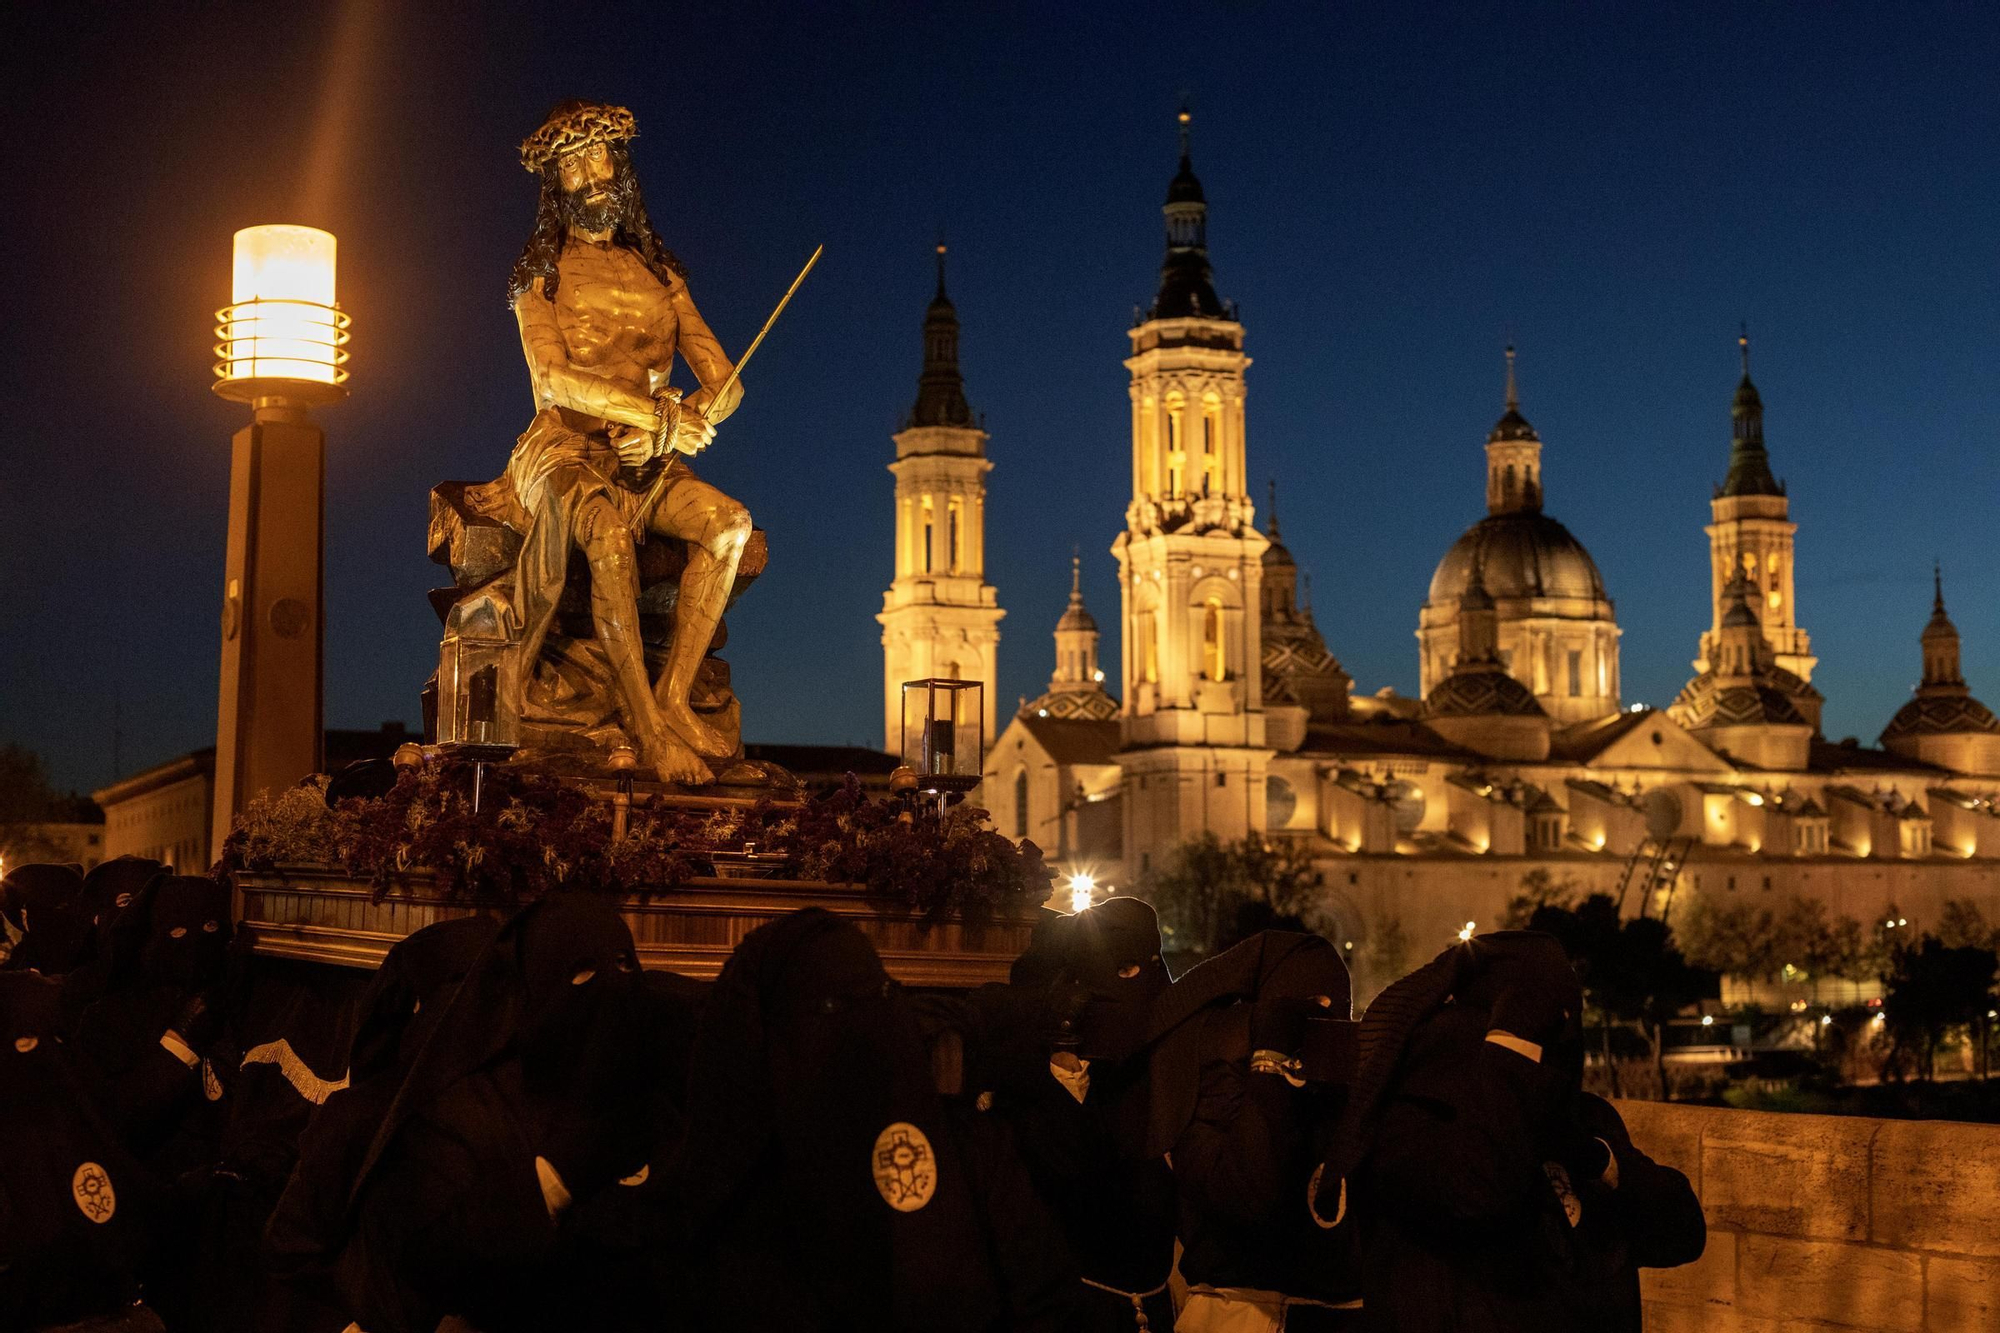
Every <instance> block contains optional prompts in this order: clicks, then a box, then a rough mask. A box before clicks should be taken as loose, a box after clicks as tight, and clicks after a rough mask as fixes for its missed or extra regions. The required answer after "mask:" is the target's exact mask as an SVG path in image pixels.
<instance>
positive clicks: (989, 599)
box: [875, 241, 1006, 752]
mask: <svg viewBox="0 0 2000 1333" xmlns="http://www.w3.org/2000/svg"><path fill="white" fill-rule="evenodd" d="M944 256H945V247H944V243H943V242H942V241H940V242H939V243H938V248H937V295H936V296H935V297H934V298H932V300H931V304H930V308H929V309H928V310H927V311H926V312H925V313H924V368H923V373H922V374H921V375H920V376H919V377H918V379H917V402H916V406H915V407H913V408H911V409H910V415H909V418H908V420H906V421H905V422H904V424H903V429H902V430H900V431H898V432H897V433H896V435H895V441H896V461H895V462H893V463H891V464H889V471H890V472H892V473H894V474H895V477H896V573H895V579H894V581H893V582H891V583H890V585H889V589H888V591H887V592H885V593H883V594H882V611H881V614H879V615H877V616H876V617H875V619H876V620H878V621H879V622H881V625H882V737H883V748H884V749H886V750H889V751H891V752H894V751H896V750H898V749H899V748H900V747H901V744H902V734H903V682H904V681H908V680H919V679H923V678H925V677H934V676H941V677H945V678H947V679H952V680H977V681H983V682H985V685H986V689H985V692H984V693H985V709H986V743H987V744H988V745H991V744H992V743H993V740H994V730H993V717H994V711H993V710H994V703H993V692H994V689H995V687H996V685H997V682H998V675H999V669H998V652H999V646H1000V617H1002V616H1003V615H1005V614H1006V612H1004V611H1002V610H1001V609H1000V607H999V605H998V602H997V594H996V593H995V591H994V589H993V586H992V585H991V584H989V583H987V582H986V474H987V472H988V471H990V470H991V469H992V467H993V464H992V463H990V462H988V461H987V459H986V432H985V431H984V430H983V429H981V427H980V426H979V425H978V424H977V422H976V421H975V420H974V418H973V415H972V408H971V406H970V405H968V404H967V403H966V401H965V381H964V379H963V377H961V376H960V374H959V370H958V311H957V310H956V309H955V308H953V306H952V303H951V298H950V297H949V296H947V295H945V289H944Z"/></svg>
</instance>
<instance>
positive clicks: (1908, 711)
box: [1882, 694, 2000, 744]
mask: <svg viewBox="0 0 2000 1333" xmlns="http://www.w3.org/2000/svg"><path fill="white" fill-rule="evenodd" d="M1966 732H1995V733H2000V718H1996V717H1994V716H1993V710H1992V709H1990V708H1988V707H1987V706H1986V705H1985V704H1983V703H1981V702H1979V700H1977V699H1975V698H1973V697H1972V696H1971V695H1969V694H1958V695H1931V696H1929V697H1927V698H1917V699H1912V700H1910V701H1909V702H1908V703H1906V704H1904V705H1903V706H1902V707H1901V708H1899V709H1897V710H1896V716H1894V717H1892V718H1890V719H1889V725H1888V726H1886V727H1884V728H1883V729H1882V741H1883V743H1884V744H1887V743H1888V742H1889V741H1892V740H1895V739H1897V738H1899V737H1903V736H1951V735H1962V734H1964V733H1966Z"/></svg>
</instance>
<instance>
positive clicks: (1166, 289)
mask: <svg viewBox="0 0 2000 1333" xmlns="http://www.w3.org/2000/svg"><path fill="white" fill-rule="evenodd" d="M1178 119H1179V122H1180V135H1181V165H1180V170H1179V171H1178V172H1176V173H1175V175H1174V179H1173V181H1172V183H1171V184H1169V185H1168V186H1167V202H1166V206H1165V207H1164V208H1163V209H1162V210H1161V211H1162V212H1163V213H1165V214H1166V218H1167V258H1166V262H1165V263H1164V264H1162V265H1161V266H1160V290H1159V292H1158V293H1157V294H1156V295H1155V296H1154V297H1153V305H1152V309H1150V310H1149V311H1147V313H1146V318H1147V319H1190V318H1192V319H1233V318H1235V312H1234V311H1232V310H1229V309H1226V308H1225V307H1224V306H1223V304H1222V301H1221V299H1220V298H1218V297H1217V296H1216V294H1215V274H1214V272H1213V271H1212V270H1211V269H1210V268H1209V265H1208V200H1207V198H1206V197H1205V196H1204V195H1203V194H1202V190H1201V182H1200V181H1199V180H1197V179H1196V178H1195V174H1194V160H1193V158H1192V157H1191V156H1190V155H1189V146H1188V140H1189V135H1190V127H1191V125H1192V124H1193V120H1194V117H1193V115H1192V113H1190V112H1189V111H1188V109H1187V107H1186V106H1185V105H1183V106H1182V107H1181V109H1180V115H1179V117H1178Z"/></svg>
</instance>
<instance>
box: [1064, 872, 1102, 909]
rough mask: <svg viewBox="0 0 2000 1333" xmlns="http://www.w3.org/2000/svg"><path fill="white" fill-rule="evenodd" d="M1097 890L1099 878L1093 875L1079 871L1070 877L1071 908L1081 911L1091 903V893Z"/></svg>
mask: <svg viewBox="0 0 2000 1333" xmlns="http://www.w3.org/2000/svg"><path fill="white" fill-rule="evenodd" d="M1096 891H1097V880H1096V879H1095V878H1093V877H1092V876H1091V875H1089V874H1087V873H1085V872H1083V871H1078V872H1077V873H1076V874H1074V875H1071V876H1070V877H1069V910H1070V911H1072V912H1081V911H1083V910H1084V909H1085V908H1086V907H1089V906H1090V904H1091V896H1090V895H1091V894H1093V893H1095V892H1096Z"/></svg>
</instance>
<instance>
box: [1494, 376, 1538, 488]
mask: <svg viewBox="0 0 2000 1333" xmlns="http://www.w3.org/2000/svg"><path fill="white" fill-rule="evenodd" d="M1506 357H1507V390H1506V407H1505V410H1504V411H1502V412H1501V414H1500V419H1499V420H1498V421H1496V422H1494V423H1493V429H1492V430H1491V431H1489V432H1487V435H1486V512H1487V513H1489V514H1517V513H1522V512H1530V513H1532V512H1533V511H1535V510H1538V509H1540V508H1541V507H1542V437H1541V436H1539V435H1537V434H1535V428H1534V427H1533V426H1531V425H1529V424H1528V419H1527V418H1526V417H1524V416H1522V415H1521V392H1520V387H1519V385H1518V384H1517V383H1516V381H1515V378H1514V344H1512V343H1508V344H1507V349H1506Z"/></svg>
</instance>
